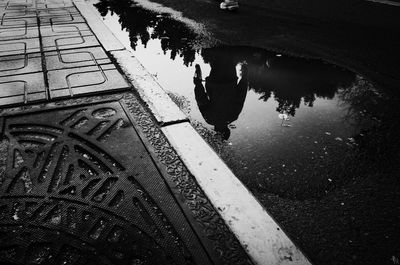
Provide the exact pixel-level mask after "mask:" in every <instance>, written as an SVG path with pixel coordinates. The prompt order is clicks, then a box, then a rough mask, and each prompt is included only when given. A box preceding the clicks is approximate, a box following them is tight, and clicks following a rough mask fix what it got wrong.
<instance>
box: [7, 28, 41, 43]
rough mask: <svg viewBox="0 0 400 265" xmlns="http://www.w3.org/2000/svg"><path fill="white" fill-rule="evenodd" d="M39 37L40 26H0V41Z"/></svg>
mask: <svg viewBox="0 0 400 265" xmlns="http://www.w3.org/2000/svg"><path fill="white" fill-rule="evenodd" d="M38 37H39V30H38V27H26V26H25V27H18V28H15V27H7V26H0V41H4V40H19V39H32V38H38Z"/></svg>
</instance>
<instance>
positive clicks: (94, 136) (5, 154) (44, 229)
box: [0, 102, 211, 264]
mask: <svg viewBox="0 0 400 265" xmlns="http://www.w3.org/2000/svg"><path fill="white" fill-rule="evenodd" d="M2 139H3V140H2V141H1V144H0V176H1V178H0V189H1V190H0V192H1V201H0V260H1V261H4V262H7V264H209V263H211V262H210V260H209V258H208V255H207V254H206V252H205V250H204V248H203V246H202V245H201V243H200V242H199V240H198V239H197V236H196V235H195V233H194V232H193V230H192V228H191V225H190V224H189V223H188V221H187V220H186V218H185V216H184V215H183V213H182V211H181V208H180V207H179V205H178V204H177V203H176V201H175V200H174V197H173V195H172V194H171V192H170V189H169V187H168V186H167V185H166V184H165V182H164V179H163V177H162V175H161V174H160V173H159V171H158V169H157V167H156V166H155V164H154V162H153V161H152V159H151V157H150V156H149V154H148V152H147V150H146V149H145V147H144V145H143V143H142V141H141V139H140V137H139V136H138V134H137V133H136V130H135V128H134V127H133V125H132V123H131V122H130V120H129V118H128V116H127V115H126V114H125V112H124V108H123V107H122V106H121V105H120V103H119V102H111V103H99V104H95V105H88V106H81V107H71V108H61V109H60V108H59V109H50V110H47V111H40V112H31V113H24V114H20V115H12V116H6V117H4V121H3V129H2ZM2 264H3V263H2Z"/></svg>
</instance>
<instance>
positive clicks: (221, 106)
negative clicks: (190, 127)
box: [193, 57, 248, 140]
mask: <svg viewBox="0 0 400 265" xmlns="http://www.w3.org/2000/svg"><path fill="white" fill-rule="evenodd" d="M214 58H215V60H213V61H212V62H211V72H210V75H209V76H208V77H206V80H205V87H204V86H203V84H202V74H201V69H200V66H199V65H198V64H197V65H196V75H195V77H194V78H193V82H194V84H195V88H194V93H195V98H196V101H197V105H198V107H199V110H200V112H201V114H202V115H203V117H204V119H205V121H206V122H207V123H208V124H211V125H214V129H215V131H217V132H219V133H221V135H222V136H223V139H225V140H227V139H228V138H229V136H230V130H229V128H228V124H230V123H231V122H233V121H235V120H237V118H238V116H239V114H240V112H241V111H242V109H243V103H244V101H245V99H246V94H247V87H248V80H247V66H246V64H245V63H238V64H235V61H233V60H224V61H222V60H221V58H218V57H214ZM222 62H223V63H222Z"/></svg>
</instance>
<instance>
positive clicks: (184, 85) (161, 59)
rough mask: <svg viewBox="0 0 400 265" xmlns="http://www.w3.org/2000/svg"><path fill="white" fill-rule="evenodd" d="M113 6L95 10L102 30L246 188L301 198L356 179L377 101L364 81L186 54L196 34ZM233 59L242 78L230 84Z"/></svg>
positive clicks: (304, 65) (288, 63)
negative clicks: (198, 76) (197, 80)
mask: <svg viewBox="0 0 400 265" xmlns="http://www.w3.org/2000/svg"><path fill="white" fill-rule="evenodd" d="M113 3H114V2H106V1H102V2H100V3H98V4H96V7H97V8H98V9H99V11H100V13H101V15H102V16H103V17H104V19H105V21H106V23H107V24H108V25H109V26H110V27H111V28H112V29H113V32H114V33H118V37H119V38H120V39H121V40H122V41H123V42H124V43H125V45H127V46H130V47H131V48H132V50H133V52H134V54H135V56H136V57H137V58H138V59H139V60H140V61H141V62H142V63H143V64H144V66H145V67H146V68H147V69H148V70H149V71H150V72H151V73H152V74H154V76H155V77H156V78H157V79H158V80H159V82H160V83H161V85H162V86H163V87H164V88H165V89H166V90H167V92H168V93H169V95H170V96H171V98H172V99H173V100H174V101H175V102H176V103H177V104H178V105H179V106H180V107H181V109H182V110H183V111H184V112H186V113H187V114H188V115H189V117H190V120H191V122H192V124H193V125H194V126H195V127H196V128H197V129H198V131H199V132H200V133H201V134H202V135H203V136H204V137H205V138H206V140H207V141H208V142H209V143H210V144H211V145H212V146H213V147H214V149H216V151H217V152H218V153H219V154H220V155H221V156H222V158H223V159H224V160H225V162H226V163H227V164H228V165H229V166H230V167H231V168H232V169H233V171H234V172H235V173H236V175H237V176H238V177H239V178H240V179H241V180H242V181H243V182H244V183H245V184H246V185H247V186H248V187H249V188H250V189H251V190H253V191H257V192H263V191H265V192H270V193H274V194H277V195H279V196H282V197H288V198H294V199H306V198H312V197H319V196H322V195H324V194H326V193H328V192H329V191H330V190H332V189H335V188H337V187H338V186H340V185H342V184H343V183H344V182H345V181H346V180H347V179H348V178H349V177H351V176H352V175H354V174H362V172H361V171H362V170H361V169H360V165H359V163H363V162H362V161H360V160H359V159H360V157H359V156H360V155H361V153H362V152H364V151H365V150H364V151H363V150H360V149H361V147H360V146H359V145H360V143H362V142H363V141H364V140H363V139H365V138H367V137H368V130H371V128H375V127H377V126H378V127H379V126H381V124H382V121H381V120H380V117H378V116H382V115H381V114H380V113H379V115H378V114H377V113H374V111H376V109H378V108H380V107H379V106H375V104H376V105H377V104H386V103H385V101H387V98H386V97H387V96H386V95H385V94H384V93H382V92H379V91H378V90H376V89H375V88H374V87H373V86H372V85H371V84H370V83H369V82H368V81H367V80H366V79H365V78H364V77H362V76H360V75H357V74H355V73H352V72H350V71H347V70H345V69H342V68H339V67H335V66H334V65H330V64H326V63H324V62H322V61H316V60H306V59H301V58H295V57H289V56H285V55H282V54H276V53H273V52H269V51H266V50H263V49H258V48H250V47H228V46H223V47H215V48H205V49H195V48H193V46H194V45H193V43H195V42H196V41H197V40H198V39H199V37H198V36H197V35H196V34H195V33H194V32H193V31H192V30H190V29H189V28H188V27H186V26H185V25H184V24H182V23H181V22H178V21H176V20H173V19H171V18H170V17H169V16H168V15H167V14H157V13H153V12H150V11H148V10H145V9H142V8H140V7H138V6H136V5H135V4H132V3H130V2H122V3H121V2H119V4H118V5H113ZM123 3H126V4H127V5H128V6H124V4H123ZM110 10H111V11H112V12H110ZM241 62H242V63H243V62H245V63H246V66H247V67H246V68H247V72H248V73H247V75H246V77H247V78H246V77H244V78H242V79H243V80H242V83H246V84H241V85H238V84H237V79H238V78H237V76H236V72H235V66H236V65H237V64H238V63H241ZM195 64H198V65H200V67H201V70H202V77H203V82H201V84H202V86H203V88H201V89H200V88H199V87H198V88H197V89H195V84H194V82H193V75H194V71H195V67H194V66H195ZM204 79H207V81H206V82H204ZM243 86H246V87H247V89H246V88H245V91H247V92H245V93H243V92H240V91H239V90H241V88H240V87H243ZM196 90H197V93H196ZM242 90H243V89H242ZM200 91H201V92H200ZM210 91H212V92H210ZM196 94H197V96H196ZM211 94H212V95H211ZM360 97H364V98H360ZM369 97H372V98H374V102H370V101H371V99H370V98H369ZM360 100H361V102H359V101H360ZM354 101H356V102H354ZM371 104H372V106H371ZM368 108H370V109H368ZM371 108H372V109H371ZM280 114H286V115H287V118H288V120H283V119H282V115H280ZM356 163H357V166H354V165H355V164H356ZM368 165H369V162H366V165H365V166H364V165H363V166H361V167H362V168H363V170H366V169H367V168H366V167H367V166H368ZM353 168H354V169H353ZM353 170H355V171H353ZM358 171H360V172H358Z"/></svg>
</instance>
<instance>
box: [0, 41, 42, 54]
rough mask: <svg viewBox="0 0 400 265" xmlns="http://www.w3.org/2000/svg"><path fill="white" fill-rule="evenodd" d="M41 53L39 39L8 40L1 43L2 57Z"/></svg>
mask: <svg viewBox="0 0 400 265" xmlns="http://www.w3.org/2000/svg"><path fill="white" fill-rule="evenodd" d="M35 52H40V43H39V39H38V38H34V39H24V40H6V41H1V42H0V56H7V55H21V54H26V53H35Z"/></svg>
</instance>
